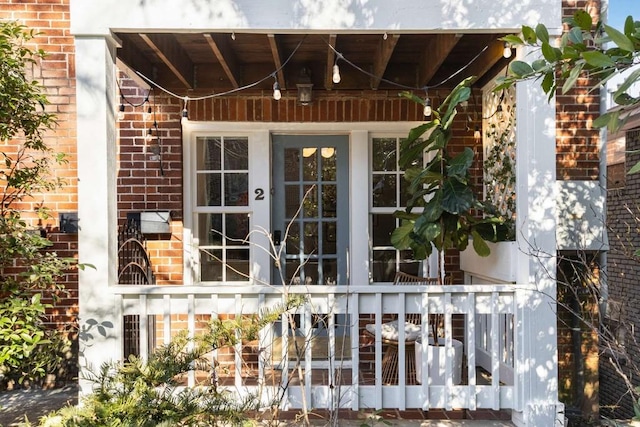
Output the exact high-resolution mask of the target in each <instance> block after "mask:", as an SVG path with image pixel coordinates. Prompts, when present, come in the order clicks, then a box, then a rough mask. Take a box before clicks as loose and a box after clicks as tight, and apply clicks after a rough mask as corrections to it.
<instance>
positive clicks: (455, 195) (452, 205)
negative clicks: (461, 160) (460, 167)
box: [442, 178, 474, 215]
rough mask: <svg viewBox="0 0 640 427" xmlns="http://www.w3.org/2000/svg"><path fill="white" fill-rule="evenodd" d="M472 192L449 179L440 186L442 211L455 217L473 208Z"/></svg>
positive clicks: (455, 180) (458, 182)
mask: <svg viewBox="0 0 640 427" xmlns="http://www.w3.org/2000/svg"><path fill="white" fill-rule="evenodd" d="M473 200H474V196H473V191H472V190H471V188H470V187H469V186H468V185H466V184H464V183H462V182H460V181H458V180H457V179H455V178H449V179H447V180H445V182H444V183H443V184H442V209H444V210H445V211H447V212H449V213H451V214H454V215H457V214H460V213H462V212H466V211H468V210H469V209H471V207H472V206H473Z"/></svg>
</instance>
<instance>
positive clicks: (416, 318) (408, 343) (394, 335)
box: [365, 271, 442, 384]
mask: <svg viewBox="0 0 640 427" xmlns="http://www.w3.org/2000/svg"><path fill="white" fill-rule="evenodd" d="M441 283H442V282H441V280H440V279H439V278H437V277H419V276H414V275H411V274H408V273H404V272H402V271H398V272H397V273H396V276H395V278H394V280H393V284H394V285H413V286H415V285H439V284H441ZM421 323H422V322H421V318H420V314H419V313H408V314H406V315H405V325H404V330H405V335H404V336H405V340H404V342H405V359H406V362H405V366H406V367H407V376H406V381H407V384H416V382H415V381H416V358H415V342H416V340H417V339H418V337H420V336H421V333H422V327H421ZM400 327H401V325H399V322H398V319H397V318H396V319H395V320H391V321H389V322H385V323H383V325H382V343H383V344H384V345H385V346H386V348H385V350H384V354H383V356H382V383H383V384H397V383H398V354H399V352H398V346H399V345H400V343H399V341H398V336H399V332H398V329H399V328H400ZM365 332H366V333H367V334H369V335H371V336H373V337H374V338H375V336H376V331H375V324H369V325H366V326H365Z"/></svg>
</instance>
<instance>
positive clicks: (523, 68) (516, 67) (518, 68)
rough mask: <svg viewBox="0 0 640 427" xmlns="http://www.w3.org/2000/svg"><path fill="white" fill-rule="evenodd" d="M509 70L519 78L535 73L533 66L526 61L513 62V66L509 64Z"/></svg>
mask: <svg viewBox="0 0 640 427" xmlns="http://www.w3.org/2000/svg"><path fill="white" fill-rule="evenodd" d="M509 69H510V70H511V72H512V73H513V74H515V75H516V76H518V77H524V76H528V75H529V74H531V73H533V68H531V65H529V64H528V63H526V62H524V61H518V60H516V61H513V62H511V64H509Z"/></svg>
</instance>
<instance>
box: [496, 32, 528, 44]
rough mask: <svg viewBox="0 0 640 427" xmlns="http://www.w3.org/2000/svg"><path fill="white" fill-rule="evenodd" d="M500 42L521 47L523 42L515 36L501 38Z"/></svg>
mask: <svg viewBox="0 0 640 427" xmlns="http://www.w3.org/2000/svg"><path fill="white" fill-rule="evenodd" d="M500 40H502V41H504V42H507V43H509V44H512V45H523V44H524V41H522V39H521V38H520V37H518V36H516V35H515V34H509V35H507V36H504V37H501V38H500Z"/></svg>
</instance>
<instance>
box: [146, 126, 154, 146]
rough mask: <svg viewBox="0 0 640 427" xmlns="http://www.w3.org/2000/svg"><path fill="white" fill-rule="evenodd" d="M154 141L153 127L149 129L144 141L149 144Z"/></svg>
mask: <svg viewBox="0 0 640 427" xmlns="http://www.w3.org/2000/svg"><path fill="white" fill-rule="evenodd" d="M151 141H153V128H149V129H147V134H146V135H145V136H144V142H146V143H147V144H148V143H150V142H151Z"/></svg>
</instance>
